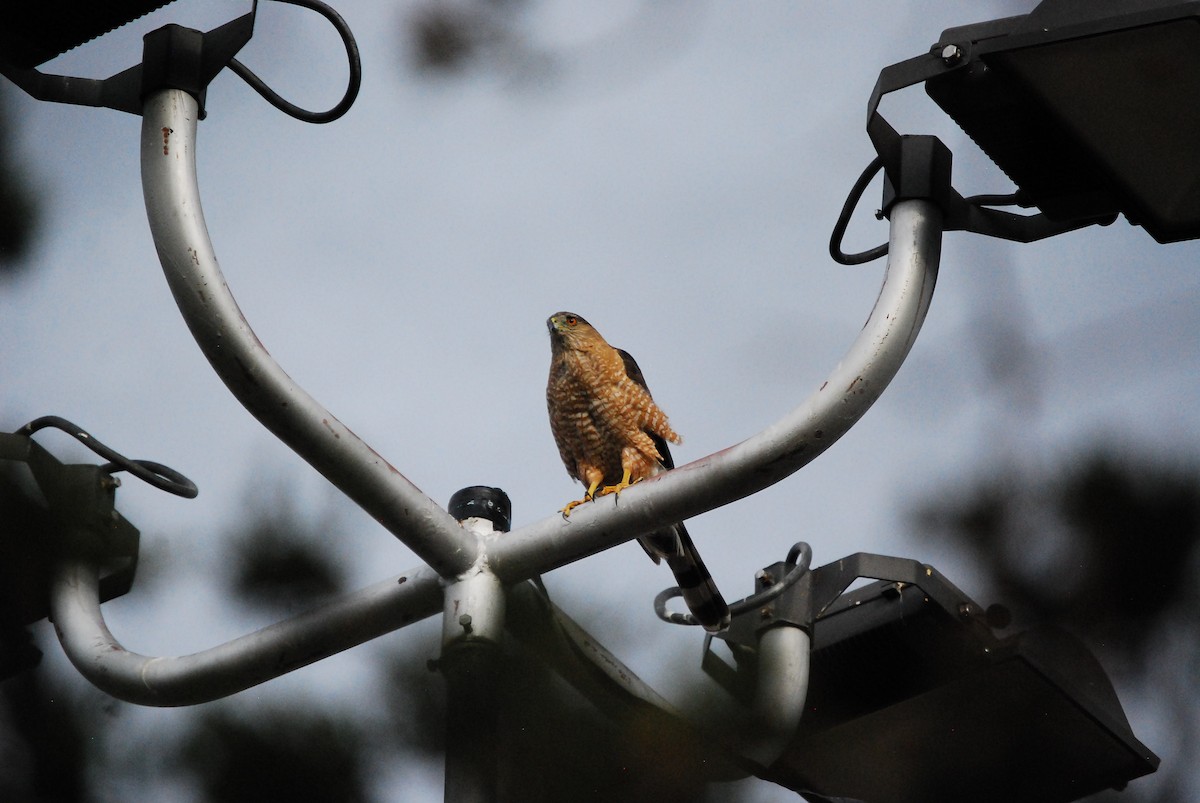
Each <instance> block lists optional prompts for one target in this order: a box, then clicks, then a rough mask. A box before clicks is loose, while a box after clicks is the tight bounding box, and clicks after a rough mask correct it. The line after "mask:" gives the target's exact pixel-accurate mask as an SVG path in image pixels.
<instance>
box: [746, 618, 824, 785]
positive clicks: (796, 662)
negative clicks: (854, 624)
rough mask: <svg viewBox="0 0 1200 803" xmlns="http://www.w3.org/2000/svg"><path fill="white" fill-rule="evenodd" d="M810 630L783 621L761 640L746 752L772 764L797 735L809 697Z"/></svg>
mask: <svg viewBox="0 0 1200 803" xmlns="http://www.w3.org/2000/svg"><path fill="white" fill-rule="evenodd" d="M809 647H810V640H809V636H808V633H806V632H804V631H803V630H802V629H800V628H799V627H795V626H793V625H779V626H776V627H772V628H769V629H767V630H766V631H764V632H763V634H762V636H761V637H760V638H759V640H758V688H757V690H756V691H755V695H754V711H753V719H752V720H751V728H750V733H751V734H752V740H751V741H750V742H749V743H748V744H747V745H746V746H745V747H743V749H742V752H743V754H744V755H746V756H747V757H748V758H750V759H753V760H754V761H756V762H757V763H759V764H761V765H762V766H764V767H769V766H771V765H772V764H774V763H775V761H776V760H777V759H778V758H779V757H780V756H781V755H783V751H784V750H785V749H787V746H788V744H789V743H790V742H791V740H792V738H793V737H794V736H795V735H796V727H797V726H798V725H799V724H800V715H801V714H803V713H804V701H805V700H806V699H807V697H808V670H809Z"/></svg>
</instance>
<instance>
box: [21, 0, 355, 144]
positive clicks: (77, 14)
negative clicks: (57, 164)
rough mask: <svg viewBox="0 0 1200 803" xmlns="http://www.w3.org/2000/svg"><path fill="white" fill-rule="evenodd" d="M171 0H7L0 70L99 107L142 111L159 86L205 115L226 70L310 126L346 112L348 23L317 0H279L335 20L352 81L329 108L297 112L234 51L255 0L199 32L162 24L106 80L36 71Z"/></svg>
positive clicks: (244, 38)
mask: <svg viewBox="0 0 1200 803" xmlns="http://www.w3.org/2000/svg"><path fill="white" fill-rule="evenodd" d="M173 1H174V0H110V1H109V2H103V3H97V2H94V0H63V2H57V3H44V2H37V1H36V0H26V2H13V3H10V4H9V5H8V6H7V7H5V8H4V9H3V10H2V11H0V75H3V76H5V77H6V78H8V79H9V80H10V81H12V82H13V83H14V84H16V85H17V86H19V87H20V88H21V89H23V90H25V91H26V92H27V93H29V94H30V95H31V96H33V97H34V98H37V99H38V100H46V101H52V102H55V103H71V104H76V105H80V106H98V107H103V108H108V109H116V110H117V111H123V112H129V113H130V114H139V115H140V114H141V113H142V103H143V100H144V98H146V97H147V96H148V95H149V94H150V93H152V92H154V91H155V90H158V89H164V88H170V89H182V90H184V91H186V92H188V93H189V94H191V95H192V96H193V97H195V98H196V100H197V101H198V103H199V106H200V108H199V114H200V117H201V119H203V118H204V116H205V109H204V99H205V95H206V93H207V89H208V84H209V82H211V81H212V80H213V78H215V77H216V76H217V74H218V73H220V72H221V70H223V69H225V68H226V67H228V68H229V69H230V70H232V71H233V72H234V73H236V74H237V75H238V76H239V77H240V78H242V80H244V81H245V82H246V83H248V84H249V85H250V87H251V88H252V89H253V90H254V91H255V92H258V93H259V94H260V95H262V96H263V97H264V98H265V99H266V100H267V102H269V103H270V104H271V105H273V106H275V107H276V108H277V109H279V110H280V111H283V112H284V113H285V114H288V115H291V116H292V117H295V118H296V119H298V120H303V121H304V122H308V123H328V122H332V121H334V120H336V119H338V118H340V117H341V116H342V115H343V114H345V113H346V112H347V111H348V110H349V109H350V106H351V105H352V104H353V103H354V100H355V98H356V97H357V96H358V89H359V86H360V85H361V82H362V64H361V60H360V59H359V55H358V45H357V44H356V43H355V41H354V36H353V34H352V33H351V32H350V28H349V27H348V26H347V25H346V21H345V20H344V19H342V17H341V15H340V14H338V13H337V11H335V10H334V9H333V8H332V7H330V6H329V5H328V4H326V3H325V2H323V0H278V2H282V3H287V4H290V5H295V6H300V7H302V8H306V9H310V10H312V11H315V12H317V13H318V14H320V15H321V16H323V17H324V18H325V19H326V20H328V21H329V23H330V24H331V25H333V27H334V29H335V30H336V31H337V32H338V35H339V36H340V37H341V39H342V42H343V44H344V45H345V47H346V57H347V61H348V62H349V68H350V81H349V83H348V85H347V87H346V92H345V94H344V95H343V96H342V99H341V101H339V102H338V103H337V104H336V105H335V106H333V107H332V108H331V109H329V110H327V111H310V110H308V109H302V108H300V107H298V106H296V105H294V104H292V103H289V102H288V101H286V100H284V99H283V98H282V97H280V96H279V95H278V94H276V93H275V91H274V90H272V89H271V88H270V87H268V86H267V85H266V84H265V83H264V82H263V80H262V79H261V78H259V77H258V76H257V75H255V74H254V73H253V72H252V71H251V70H250V69H249V68H248V67H246V66H245V65H244V64H242V63H241V62H239V61H238V60H237V59H236V58H235V55H236V54H237V53H238V51H240V50H241V49H242V48H243V47H244V46H245V45H246V43H247V42H249V41H250V38H251V37H252V36H253V35H254V21H255V17H256V14H257V12H258V0H251V1H250V4H249V7H250V10H249V11H248V12H247V13H245V14H242V15H241V16H239V17H237V18H235V19H232V20H230V21H229V22H226V23H225V24H223V25H219V26H217V27H216V28H214V29H212V30H211V31H207V32H200V31H196V30H193V29H191V28H185V27H183V26H180V25H175V24H168V25H164V26H163V27H161V28H159V29H158V30H155V31H152V32H151V33H149V34H147V35H146V36H145V38H144V41H145V46H144V50H143V60H142V63H141V64H135V65H133V66H132V67H130V68H129V69H126V70H123V71H122V72H119V73H117V74H116V75H112V76H110V77H108V78H102V79H98V78H78V77H74V76H68V75H54V74H51V73H45V72H42V71H41V70H39V69H38V67H39V66H41V65H42V64H44V63H45V62H47V61H49V60H51V59H53V58H55V57H56V56H59V55H62V54H63V53H66V52H67V51H68V50H71V49H73V48H75V47H78V46H80V45H83V44H85V43H87V42H90V41H92V40H94V39H96V38H98V37H100V36H102V35H104V34H106V33H108V32H109V31H112V30H115V29H116V28H119V27H121V26H122V25H125V24H127V23H130V22H133V21H134V20H136V19H138V18H140V17H142V16H145V15H146V14H149V13H150V12H151V11H156V10H158V9H160V8H162V7H163V6H166V5H169V4H170V3H171V2H173Z"/></svg>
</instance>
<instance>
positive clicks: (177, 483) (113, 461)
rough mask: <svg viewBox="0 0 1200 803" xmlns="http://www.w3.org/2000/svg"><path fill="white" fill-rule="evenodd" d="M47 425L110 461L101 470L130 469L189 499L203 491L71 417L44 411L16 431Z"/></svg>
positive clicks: (30, 431) (31, 430)
mask: <svg viewBox="0 0 1200 803" xmlns="http://www.w3.org/2000/svg"><path fill="white" fill-rule="evenodd" d="M46 427H54V428H55V429H61V430H62V431H63V432H65V433H67V434H68V435H70V436H71V437H72V438H74V439H75V440H77V441H79V442H80V443H82V444H83V445H84V446H86V447H88V448H89V449H91V450H92V451H93V452H95V453H96V454H98V455H100V456H101V457H103V458H105V459H107V460H108V461H110V462H109V463H108V464H107V465H104V466H101V467H100V470H101V471H103V472H104V473H106V474H111V473H113V472H114V471H128V472H129V473H130V474H132V475H133V476H135V477H137V478H138V479H140V480H142V481H143V482H148V483H149V484H151V485H153V486H154V487H155V488H158V489H159V490H160V491H166V492H167V493H172V494H175V495H176V496H182V497H184V498H186V499H192V498H194V497H195V496H196V494H198V493H199V492H200V491H199V489H198V488H196V483H194V482H192V481H191V480H189V479H188V478H187V477H185V476H183V475H182V474H180V473H179V472H178V471H176V470H175V469H173V468H169V467H168V466H164V465H163V464H162V463H155V462H154V461H153V460H130V459H129V458H128V457H125V456H124V455H122V454H120V453H118V452H116V451H114V450H113V449H110V448H109V447H107V446H105V445H104V444H103V443H101V442H100V441H98V440H96V439H95V438H93V437H92V436H91V435H90V434H89V433H88V432H87V431H85V430H83V429H80V428H79V427H77V426H76V425H75V424H72V423H71V422H70V421H68V420H67V419H65V418H61V417H59V416H57V415H44V416H42V417H41V418H36V419H34V420H33V421H30V422H29V423H28V424H26V425H25V426H23V427H21V428H20V429H18V430H17V432H16V434H18V435H25V436H29V435H32V434H33V433H35V432H37V431H38V430H39V429H45V428H46Z"/></svg>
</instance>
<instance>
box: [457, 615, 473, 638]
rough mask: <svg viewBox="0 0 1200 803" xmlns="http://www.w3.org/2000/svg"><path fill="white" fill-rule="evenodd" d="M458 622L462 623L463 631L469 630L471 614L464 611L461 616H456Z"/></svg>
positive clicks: (467, 631)
mask: <svg viewBox="0 0 1200 803" xmlns="http://www.w3.org/2000/svg"><path fill="white" fill-rule="evenodd" d="M458 623H459V624H460V625H462V629H463V632H464V633H470V632H471V614H469V613H464V614H463V615H462V616H460V617H458Z"/></svg>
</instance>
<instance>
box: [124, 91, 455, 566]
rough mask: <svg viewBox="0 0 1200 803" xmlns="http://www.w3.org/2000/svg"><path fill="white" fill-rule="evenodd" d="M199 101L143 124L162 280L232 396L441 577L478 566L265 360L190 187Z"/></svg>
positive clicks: (163, 109)
mask: <svg viewBox="0 0 1200 803" xmlns="http://www.w3.org/2000/svg"><path fill="white" fill-rule="evenodd" d="M196 112H197V109H196V101H195V99H193V98H192V97H191V96H190V95H188V94H187V93H186V92H182V91H179V90H165V91H162V92H157V93H155V94H153V95H151V96H150V97H149V98H147V100H146V105H145V109H144V112H143V117H142V189H143V192H144V194H145V198H146V213H147V215H148V217H149V219H150V231H151V233H152V234H153V236H154V245H155V247H156V248H157V249H158V257H159V261H161V262H162V266H163V271H164V272H165V274H166V277H167V283H168V284H169V285H170V287H171V292H172V294H174V296H175V301H176V303H177V304H178V305H179V310H180V312H181V313H183V317H184V319H185V320H186V321H187V325H188V328H189V329H191V332H192V335H193V336H194V337H195V339H196V342H197V343H198V344H199V346H200V349H201V350H202V351H203V352H204V355H205V356H206V357H207V358H208V361H209V362H210V363H211V364H212V367H213V369H214V370H215V371H216V372H217V375H218V376H220V377H221V379H222V381H224V382H225V384H226V386H228V388H229V389H230V391H232V392H233V395H234V396H236V397H237V398H238V400H239V401H240V402H241V403H242V404H243V405H245V407H246V409H247V410H249V411H250V413H251V414H252V415H254V417H255V418H257V419H258V420H259V421H260V422H261V423H262V424H263V426H265V427H266V428H267V429H269V430H270V431H271V432H273V433H274V434H275V435H276V436H277V437H278V438H279V439H280V440H282V441H283V442H284V443H286V444H287V445H288V446H289V447H291V448H292V449H294V450H295V451H296V452H297V454H299V455H300V456H301V457H303V458H304V459H305V460H307V461H308V462H309V463H310V464H312V466H313V467H314V468H316V469H317V471H319V472H321V473H322V474H323V475H325V477H327V478H328V479H329V481H330V482H332V483H333V484H334V485H336V486H337V487H338V488H340V489H341V490H342V491H343V492H344V493H345V494H346V495H347V496H349V497H350V498H351V499H353V500H354V501H355V502H357V503H358V504H359V506H361V507H362V508H363V509H364V510H366V511H367V512H368V513H369V514H371V515H372V516H374V517H375V519H377V520H378V521H379V522H380V523H381V524H382V525H383V526H384V527H386V528H387V529H388V530H389V531H391V532H392V533H393V534H394V535H396V536H397V537H398V538H400V540H402V541H403V542H404V543H405V544H406V545H408V547H409V548H411V549H412V550H413V551H414V552H416V553H417V555H418V556H419V557H420V558H421V559H422V560H424V561H425V562H426V563H428V564H429V565H430V566H432V567H433V568H434V569H436V570H437V571H438V572H439V573H441V574H442V575H443V576H448V577H449V576H454V575H456V574H458V573H459V572H461V571H463V570H464V569H466V568H467V567H468V566H470V565H471V564H472V563H474V562H475V557H476V554H477V551H478V549H477V542H476V539H475V538H474V537H472V536H470V535H468V534H467V533H465V532H464V531H463V529H462V527H460V526H459V525H458V523H457V522H455V521H454V519H453V517H451V516H450V515H449V514H448V513H446V511H445V510H443V509H442V508H441V507H440V506H439V505H438V504H437V503H435V502H434V501H433V500H432V499H430V498H429V497H428V496H426V495H425V494H424V493H422V492H421V490H420V489H418V488H417V487H416V486H415V485H413V484H412V483H411V482H409V481H408V480H407V479H405V477H404V476H403V475H402V474H400V472H398V471H397V470H396V469H394V468H393V467H392V466H391V465H389V464H388V462H387V461H386V460H384V459H383V458H382V457H380V456H379V455H378V454H377V453H376V452H375V451H374V450H372V449H371V448H370V447H369V446H367V444H366V443H364V442H363V441H362V440H361V439H360V438H359V437H358V436H357V435H355V434H354V433H353V432H351V431H350V430H349V429H347V428H346V426H345V425H344V424H342V423H341V422H340V421H338V420H337V419H336V418H334V417H333V415H332V414H331V413H330V412H329V411H328V410H326V409H325V408H324V407H322V406H321V405H320V404H319V403H317V401H316V400H314V399H313V398H312V397H311V396H309V395H308V394H307V393H306V392H305V391H304V390H303V389H302V388H301V387H300V386H298V385H297V384H296V383H295V382H294V381H292V379H291V377H289V376H288V375H287V374H286V373H284V371H283V369H282V368H280V366H279V364H278V363H277V362H275V360H274V359H273V358H272V357H271V355H270V354H268V353H267V350H266V349H265V348H264V347H263V344H262V343H261V342H260V341H259V339H258V338H257V337H256V336H255V334H254V331H253V330H252V329H251V328H250V324H249V323H248V322H247V321H246V319H245V317H244V316H243V315H242V312H241V310H240V309H239V308H238V305H237V302H236V301H235V300H234V298H233V295H232V293H230V291H229V287H228V286H227V285H226V283H225V277H224V276H223V275H222V273H221V268H220V266H219V265H218V264H217V258H216V254H215V252H214V250H213V246H212V242H211V241H210V239H209V236H208V228H207V226H206V225H205V223H204V212H203V210H202V209H201V206H200V192H199V187H198V185H197V181H196V120H197V116H196Z"/></svg>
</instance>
